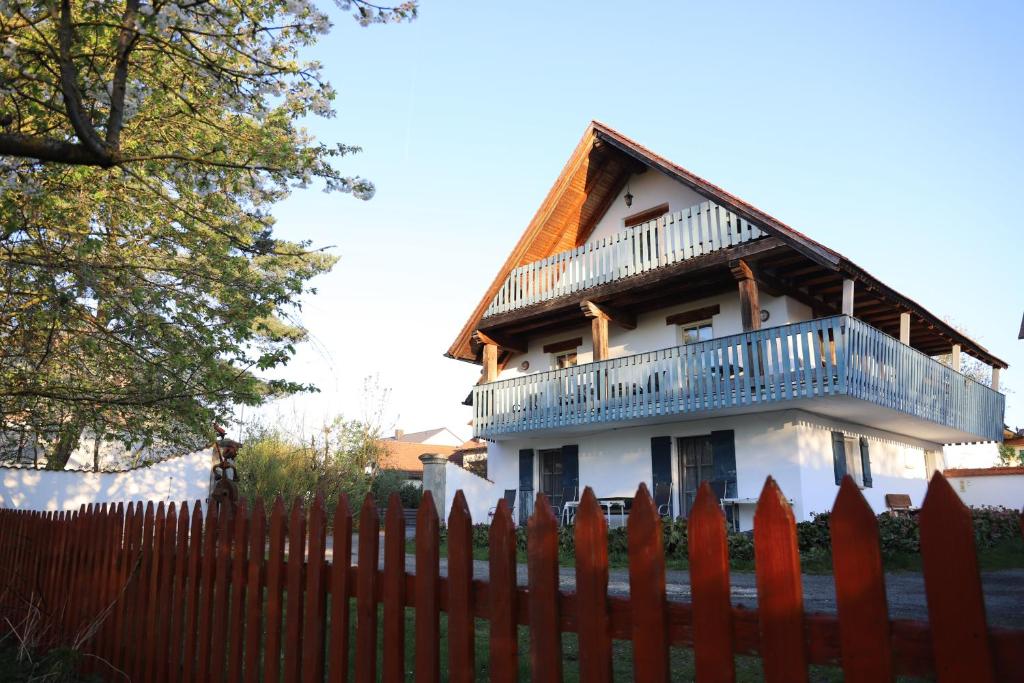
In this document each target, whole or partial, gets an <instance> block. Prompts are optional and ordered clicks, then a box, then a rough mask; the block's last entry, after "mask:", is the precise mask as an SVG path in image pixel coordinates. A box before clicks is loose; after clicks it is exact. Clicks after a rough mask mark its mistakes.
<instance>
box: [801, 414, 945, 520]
mask: <svg viewBox="0 0 1024 683" xmlns="http://www.w3.org/2000/svg"><path fill="white" fill-rule="evenodd" d="M794 426H795V427H796V428H797V430H798V443H799V446H798V449H799V451H800V454H801V463H800V464H801V467H800V472H801V485H802V486H801V496H802V502H803V511H804V515H805V516H809V515H810V513H813V512H825V511H827V510H830V509H831V508H832V503H833V502H834V501H835V496H836V492H837V488H838V487H837V486H836V484H835V469H834V464H833V461H832V432H833V431H838V432H842V433H843V435H844V436H850V437H854V438H857V439H859V438H860V437H865V438H867V441H868V453H869V454H870V458H871V479H872V486H871V488H864V489H861V493H862V494H863V495H864V498H865V499H866V500H867V501H868V504H870V505H871V507H872V509H873V510H874V511H875V512H876V513H881V512H884V511H885V510H886V506H885V494H887V493H905V494H908V495H909V496H910V500H911V503H912V504H913V505H914V506H919V505H920V504H921V502H922V501H923V500H924V494H925V490H926V489H927V487H928V479H927V472H926V468H925V451H929V450H932V451H941V450H942V446H941V445H939V444H933V443H929V442H926V441H919V440H917V439H913V438H911V437H907V436H902V435H898V434H893V433H891V432H884V431H881V430H877V429H872V428H870V427H866V426H864V425H859V424H855V423H851V422H844V421H842V420H836V419H834V418H828V417H823V416H820V415H817V414H813V413H806V412H802V411H801V412H800V414H799V415H798V416H797V417H796V419H795V422H794Z"/></svg>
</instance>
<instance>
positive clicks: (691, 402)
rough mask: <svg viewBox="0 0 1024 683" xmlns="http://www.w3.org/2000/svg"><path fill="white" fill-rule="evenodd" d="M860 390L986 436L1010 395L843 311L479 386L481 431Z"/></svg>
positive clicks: (995, 429)
mask: <svg viewBox="0 0 1024 683" xmlns="http://www.w3.org/2000/svg"><path fill="white" fill-rule="evenodd" d="M835 395H849V396H852V397H855V398H859V399H862V400H865V401H869V402H872V403H875V404H877V405H880V406H883V407H886V408H891V409H894V410H898V411H900V412H903V413H906V414H909V415H913V416H915V417H919V418H922V419H926V420H931V421H933V422H937V423H940V424H943V425H946V426H949V427H952V428H955V429H958V430H961V431H964V432H968V433H970V434H975V435H977V436H979V437H982V438H986V439H995V438H998V436H999V434H1000V430H1001V425H1002V414H1003V404H1004V401H1005V398H1004V397H1003V396H1002V395H1001V394H999V393H998V392H994V391H992V390H991V389H989V388H988V387H986V386H984V385H981V384H979V383H977V382H975V381H973V380H970V379H968V378H967V377H965V376H964V375H962V374H960V373H958V372H956V371H954V370H953V369H952V368H949V367H947V366H945V365H943V364H941V363H939V362H938V361H935V360H934V359H931V358H929V357H927V356H925V355H924V354H921V353H920V352H918V351H916V350H914V349H912V348H910V347H908V346H906V345H904V344H901V343H900V342H899V341H898V340H895V339H893V338H892V337H889V336H888V335H885V334H884V333H882V332H880V331H879V330H876V329H874V328H872V327H870V326H869V325H867V324H866V323H863V322H861V321H859V320H856V319H854V318H850V317H846V316H835V317H831V318H824V319H819V320H813V321H809V322H803V323H797V324H793V325H783V326H779V327H774V328H767V329H764V330H759V331H755V332H749V333H744V334H740V335H734V336H730V337H722V338H719V339H713V340H710V341H707V342H700V343H696V344H689V345H684V346H677V347H672V348H669V349H663V350H660V351H655V352H645V353H641V354H635V355H632V356H625V357H621V358H613V359H609V360H604V361H599V362H596V363H588V364H586V365H580V366H575V367H572V368H565V369H562V370H553V371H548V372H541V373H536V374H533V375H524V376H521V377H516V378H512V379H508V380H502V381H498V382H492V383H489V384H483V385H478V386H477V387H476V388H475V389H474V392H473V396H474V399H473V406H474V407H473V411H474V426H475V433H476V435H477V436H483V437H488V438H489V437H494V436H499V435H501V434H507V433H512V432H522V431H534V430H542V429H549V428H556V427H570V426H578V425H586V424H594V423H610V422H617V421H623V420H629V419H637V418H652V417H659V416H670V415H681V414H687V413H696V412H704V411H714V410H718V409H724V408H732V407H745V406H753V405H757V404H762V403H774V402H778V403H782V402H785V401H787V400H792V399H798V398H812V397H825V396H835Z"/></svg>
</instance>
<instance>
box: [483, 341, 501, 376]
mask: <svg viewBox="0 0 1024 683" xmlns="http://www.w3.org/2000/svg"><path fill="white" fill-rule="evenodd" d="M483 361H484V382H483V383H484V384H487V383H488V382H493V381H494V380H496V379H498V345H497V344H484V349H483Z"/></svg>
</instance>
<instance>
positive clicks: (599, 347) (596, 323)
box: [590, 317, 608, 361]
mask: <svg viewBox="0 0 1024 683" xmlns="http://www.w3.org/2000/svg"><path fill="white" fill-rule="evenodd" d="M590 329H591V332H592V334H593V336H594V360H595V361H598V360H607V358H608V318H605V317H596V318H594V319H592V320H591V321H590Z"/></svg>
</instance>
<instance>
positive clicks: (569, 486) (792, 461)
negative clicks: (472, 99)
mask: <svg viewBox="0 0 1024 683" xmlns="http://www.w3.org/2000/svg"><path fill="white" fill-rule="evenodd" d="M951 312H952V311H951ZM964 353H966V354H969V355H970V356H973V357H974V358H976V359H978V360H980V361H982V362H983V363H985V364H987V365H989V366H991V367H992V386H993V387H998V381H999V380H998V375H999V370H1000V369H1001V368H1005V367H1006V363H1004V362H1003V361H1002V360H1000V359H999V358H997V357H995V356H994V355H992V354H991V353H989V352H988V351H987V350H986V349H984V348H983V347H982V346H980V345H979V344H977V343H976V342H974V341H973V340H971V339H970V338H968V337H967V336H965V335H964V334H963V333H962V332H960V331H958V330H956V329H954V328H953V327H952V326H950V325H949V324H947V323H945V322H944V321H943V320H942V318H941V317H940V316H938V315H936V314H934V313H932V312H930V311H928V310H926V309H925V308H923V307H922V306H920V305H919V304H917V303H916V302H914V301H912V300H911V299H909V298H907V297H906V296H904V295H902V294H900V293H899V292H897V291H895V290H893V289H892V288H891V287H889V286H887V285H886V284H885V283H883V282H881V281H879V280H877V279H876V278H874V277H872V276H871V275H870V274H869V273H867V272H866V271H865V270H863V269H862V268H860V267H859V266H857V265H856V264H854V263H852V262H851V261H850V260H849V259H847V258H845V257H844V256H842V255H841V254H838V253H836V252H835V251H833V250H831V249H829V248H828V247H826V246H824V245H822V244H820V243H818V242H815V241H814V240H812V239H811V238H809V237H807V236H806V235H804V234H802V233H799V232H797V231H795V230H793V229H792V228H790V227H788V226H786V225H784V224H782V223H781V222H779V221H778V220H776V219H774V218H772V217H771V216H769V215H768V214H766V213H764V212H763V211H761V210H759V209H757V208H755V207H753V206H751V205H750V204H748V203H746V202H744V201H742V200H741V199H739V198H737V197H735V196H733V195H731V194H729V193H728V192H726V191H724V190H722V189H721V188H719V187H717V186H715V185H713V184H711V183H709V182H708V181H706V180H704V179H702V178H699V177H697V176H695V175H694V174H692V173H690V172H689V171H687V170H685V169H683V168H681V167H679V166H677V165H675V164H673V163H671V162H669V161H667V160H666V159H664V158H662V157H660V156H658V155H657V154H655V153H653V152H651V151H650V150H648V149H646V148H644V147H642V146H640V145H638V144H637V143H635V142H633V141H632V140H630V139H628V138H626V137H625V136H623V135H621V134H620V133H618V132H617V131H615V130H612V129H610V128H608V127H607V126H605V125H603V124H600V123H597V122H594V123H592V124H591V125H590V126H589V127H588V128H587V130H586V132H585V134H584V136H583V139H582V140H581V141H580V143H579V145H578V146H577V147H576V149H575V151H574V152H573V154H572V157H571V158H570V159H569V161H568V163H567V164H566V166H565V168H564V169H563V171H562V173H561V175H560V176H559V177H558V179H557V180H556V181H555V184H554V186H553V187H552V188H551V190H550V192H549V193H548V196H547V198H546V199H545V200H544V203H543V204H542V205H541V207H540V209H539V210H538V211H537V214H536V215H535V217H534V218H533V220H532V221H531V222H530V224H529V226H527V228H526V231H525V232H524V233H523V236H522V237H521V238H520V240H519V242H518V243H517V244H516V246H515V248H514V249H513V251H512V253H511V254H509V256H508V258H507V260H506V261H505V263H504V265H503V266H502V268H501V270H500V271H499V273H498V275H497V277H496V278H495V279H494V282H493V283H492V284H491V286H490V287H489V288H488V289H487V291H486V292H484V293H483V296H482V299H481V301H480V303H479V305H478V306H477V307H476V310H474V311H473V313H472V315H471V316H470V317H469V320H468V321H467V322H466V324H465V326H464V327H463V328H462V330H461V331H460V332H459V334H458V337H457V338H456V339H455V341H454V342H453V343H452V345H451V347H450V348H449V350H448V352H447V355H448V356H449V357H451V358H455V359H459V360H463V361H467V362H471V363H477V364H480V365H482V373H481V379H480V382H479V384H478V385H477V386H476V387H475V388H474V389H473V393H472V404H473V431H474V436H477V437H482V438H484V439H486V440H487V441H488V442H490V443H489V446H488V474H487V476H488V478H489V479H490V480H492V481H493V482H494V484H495V485H494V490H495V491H502V490H506V489H515V490H516V491H517V507H518V508H519V510H520V512H521V513H522V512H523V511H525V510H527V509H528V508H529V505H530V502H531V500H532V498H533V496H534V495H535V494H536V492H538V491H542V492H544V493H546V494H547V495H548V496H549V497H551V498H552V500H553V501H554V502H555V503H556V504H561V503H563V502H565V501H568V500H571V499H572V498H574V497H575V496H576V495H577V494H578V491H579V490H582V488H583V487H584V486H591V487H593V489H594V490H595V492H596V493H597V495H598V496H599V497H605V498H616V497H621V498H628V497H630V496H632V495H633V494H634V492H635V491H636V487H637V485H638V483H639V482H641V481H643V482H647V484H648V486H650V487H652V490H654V491H655V493H656V498H657V499H658V502H662V503H665V504H666V505H668V506H669V508H668V509H670V510H671V513H672V514H676V515H679V514H682V515H685V514H686V513H687V512H688V510H689V508H690V506H691V504H692V501H693V497H694V495H695V492H696V490H697V487H698V485H699V484H700V483H701V482H703V481H709V482H710V483H711V485H712V488H713V489H714V490H715V491H716V492H717V493H718V494H719V496H720V497H721V498H723V499H724V502H725V507H726V509H727V512H728V514H729V516H730V519H731V520H732V521H733V523H734V524H735V525H736V526H738V527H739V528H744V529H745V528H749V527H750V526H751V520H752V514H753V510H754V502H755V499H756V497H757V496H758V494H759V492H760V490H761V487H762V485H763V484H764V480H765V477H766V476H767V475H769V474H770V475H772V476H773V477H775V479H776V480H777V481H778V482H779V484H780V486H781V488H782V490H783V491H784V492H785V494H786V495H787V496H789V497H790V498H791V499H792V501H793V505H794V510H795V513H796V515H797V516H798V518H803V519H806V518H808V517H809V516H810V515H811V513H813V512H818V511H824V510H827V509H829V508H830V507H831V504H832V502H833V500H834V498H835V495H836V490H837V484H838V482H839V479H840V477H841V476H842V475H843V474H844V473H850V474H852V475H853V477H854V478H855V479H856V480H857V481H858V482H859V483H860V484H861V485H862V486H863V491H864V494H865V496H866V497H867V499H868V501H869V502H870V503H871V505H872V506H874V507H875V509H876V510H878V511H882V510H884V508H885V503H884V498H885V494H886V493H906V494H910V495H911V497H912V499H913V500H914V501H915V503H919V502H920V500H921V498H922V496H923V493H924V490H925V486H926V481H927V478H928V476H929V475H930V473H931V472H932V471H934V470H935V469H936V468H937V467H940V466H941V452H942V449H943V445H944V444H953V443H975V442H985V441H993V440H998V439H1000V438H1001V434H1002V425H1003V405H1004V397H1003V395H1002V394H1000V393H999V392H998V391H996V390H993V389H992V388H990V387H989V386H985V385H984V384H981V383H978V382H976V381H974V380H972V379H970V378H968V377H966V376H965V375H963V374H961V373H960V372H959V364H960V358H961V354H964ZM943 354H946V355H949V354H951V356H950V357H951V358H952V362H951V366H947V365H944V364H942V363H940V362H938V361H937V360H935V359H934V358H933V357H934V356H938V355H943Z"/></svg>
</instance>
